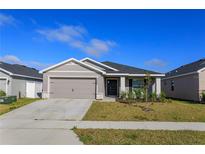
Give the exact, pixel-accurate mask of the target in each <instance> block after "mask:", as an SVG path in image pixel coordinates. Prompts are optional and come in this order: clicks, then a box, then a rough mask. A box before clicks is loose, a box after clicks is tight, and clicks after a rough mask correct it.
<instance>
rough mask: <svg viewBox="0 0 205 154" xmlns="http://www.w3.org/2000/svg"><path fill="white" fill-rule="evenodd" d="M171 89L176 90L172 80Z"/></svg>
mask: <svg viewBox="0 0 205 154" xmlns="http://www.w3.org/2000/svg"><path fill="white" fill-rule="evenodd" d="M171 91H174V81H173V80H172V81H171Z"/></svg>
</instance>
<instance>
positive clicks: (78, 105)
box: [0, 99, 92, 145]
mask: <svg viewBox="0 0 205 154" xmlns="http://www.w3.org/2000/svg"><path fill="white" fill-rule="evenodd" d="M91 104H92V100H89V99H49V100H41V101H37V102H34V103H32V104H29V105H26V106H23V107H21V108H19V109H16V110H13V111H11V112H9V113H6V114H4V115H2V116H0V144H35V145H38V144H39V145H45V144H82V143H81V142H80V141H79V139H78V137H77V136H76V134H75V133H74V132H73V131H72V130H70V129H69V128H67V127H66V128H56V127H57V126H59V124H55V122H65V121H76V120H81V119H82V118H83V116H84V115H85V113H86V112H87V110H88V109H89V107H90V106H91ZM49 122H50V124H49ZM53 124H54V125H53ZM43 125H46V126H47V128H43V127H42V126H43ZM66 125H67V124H66ZM64 126H65V124H64ZM72 126H74V125H72ZM28 127H30V128H28Z"/></svg>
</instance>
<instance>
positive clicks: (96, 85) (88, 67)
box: [40, 58, 164, 99]
mask: <svg viewBox="0 0 205 154" xmlns="http://www.w3.org/2000/svg"><path fill="white" fill-rule="evenodd" d="M40 73H43V97H45V98H91V99H103V98H104V97H109V96H112V97H113V96H115V97H116V96H119V95H120V92H123V91H127V90H129V89H131V88H140V87H143V85H144V77H145V76H146V75H147V73H149V75H150V76H151V77H152V78H153V79H154V80H153V83H152V85H151V86H150V90H151V91H152V92H156V93H157V94H158V95H159V94H160V92H161V77H163V76H164V74H161V73H157V72H153V71H148V70H143V69H139V68H135V67H132V66H127V65H122V64H117V63H113V62H97V61H95V60H92V59H90V58H85V59H82V60H80V61H79V60H76V59H74V58H71V59H68V60H65V61H63V62H61V63H58V64H56V65H53V66H51V67H49V68H46V69H44V70H42V71H41V72H40Z"/></svg>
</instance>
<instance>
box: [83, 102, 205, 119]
mask: <svg viewBox="0 0 205 154" xmlns="http://www.w3.org/2000/svg"><path fill="white" fill-rule="evenodd" d="M83 120H91V121H95V120H97V121H181V122H205V105H204V104H196V103H191V102H188V101H178V100H172V101H171V103H161V102H142V103H140V102H138V103H131V104H129V103H128V104H127V103H119V102H98V101H95V102H93V104H92V106H91V107H90V109H89V110H88V112H87V113H86V115H85V117H84V118H83Z"/></svg>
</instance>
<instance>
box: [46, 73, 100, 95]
mask: <svg viewBox="0 0 205 154" xmlns="http://www.w3.org/2000/svg"><path fill="white" fill-rule="evenodd" d="M47 77H48V80H47V87H48V89H47V96H48V98H50V79H51V78H68V79H69V78H70V79H72V78H77V79H95V81H96V86H95V87H96V88H95V92H96V96H95V97H97V95H98V82H97V79H98V76H58V75H48V76H47Z"/></svg>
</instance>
